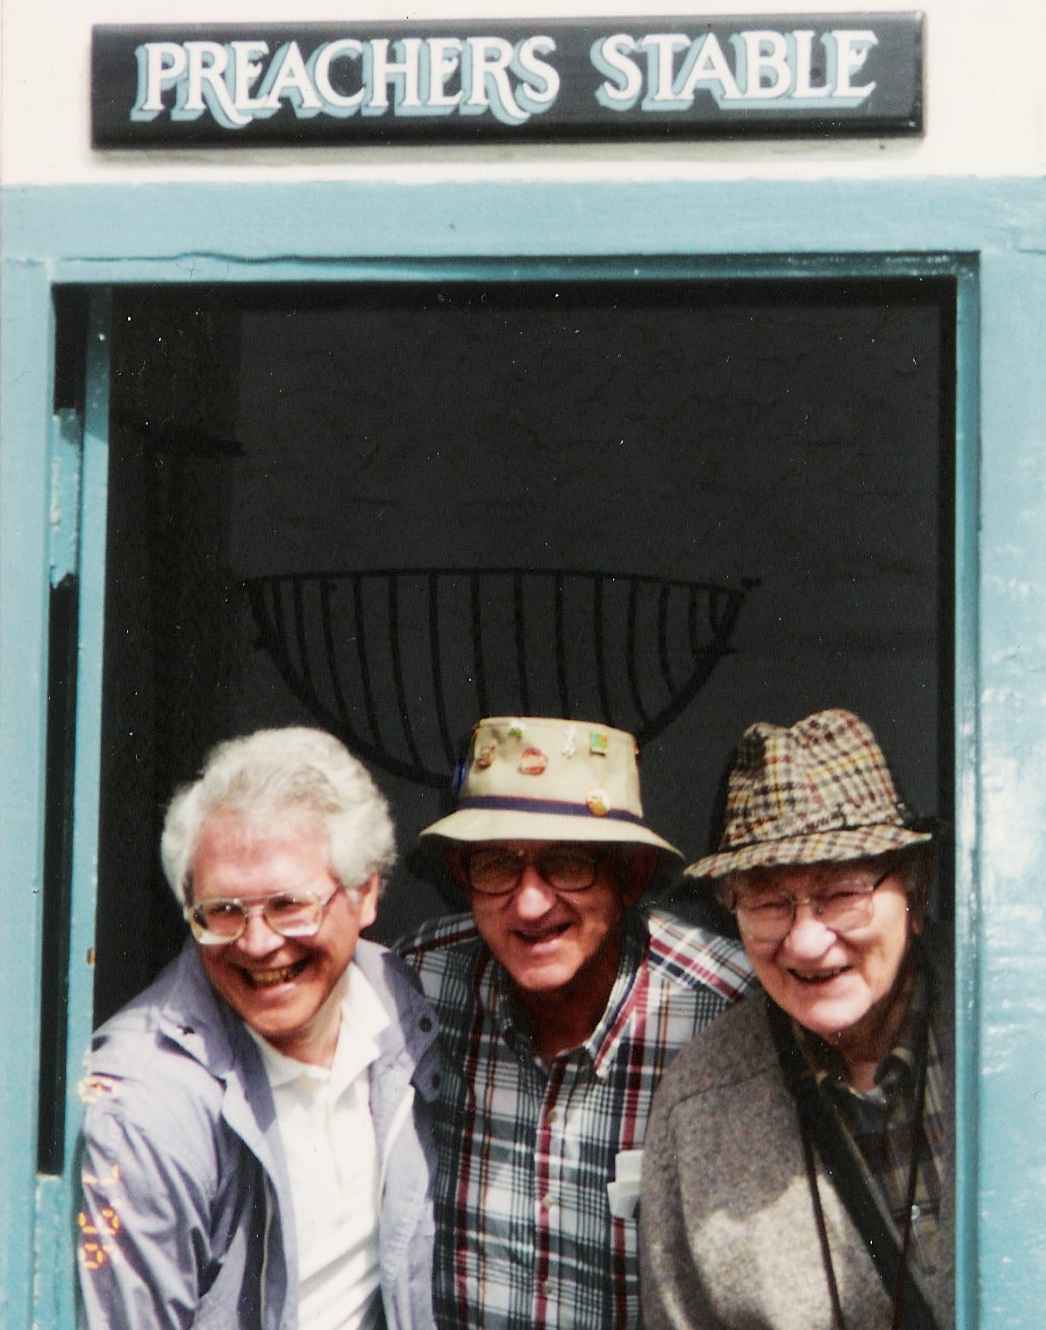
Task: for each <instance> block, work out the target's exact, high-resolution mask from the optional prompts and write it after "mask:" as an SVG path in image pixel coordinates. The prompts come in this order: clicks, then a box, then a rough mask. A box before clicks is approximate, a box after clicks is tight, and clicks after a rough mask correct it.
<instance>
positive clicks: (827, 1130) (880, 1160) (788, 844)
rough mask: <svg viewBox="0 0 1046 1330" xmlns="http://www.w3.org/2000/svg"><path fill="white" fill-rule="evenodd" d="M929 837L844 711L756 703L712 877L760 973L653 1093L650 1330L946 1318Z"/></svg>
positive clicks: (815, 1327) (701, 871) (781, 1328)
mask: <svg viewBox="0 0 1046 1330" xmlns="http://www.w3.org/2000/svg"><path fill="white" fill-rule="evenodd" d="M934 857H935V856H934V848H933V835H932V834H931V832H930V831H929V830H928V829H927V824H925V823H921V824H920V823H918V822H917V821H915V820H914V819H913V818H911V817H910V816H909V814H908V812H907V810H906V809H905V807H904V805H903V804H902V803H901V801H900V799H899V798H898V795H897V791H896V787H895V785H894V782H893V779H892V777H891V774H890V771H889V768H888V767H887V764H886V760H885V758H884V756H883V754H882V751H881V749H880V748H879V745H878V743H877V742H876V740H875V737H874V735H873V734H872V732H871V730H870V729H869V728H868V726H867V725H866V724H865V723H864V722H863V721H862V720H861V719H860V718H859V717H857V716H855V715H853V714H852V713H850V712H847V711H842V710H832V711H822V712H819V713H817V714H815V715H812V716H808V717H807V718H806V719H805V720H802V721H799V722H798V724H796V725H793V726H792V727H791V728H787V729H783V728H780V727H778V726H774V725H767V724H758V725H753V726H752V727H751V728H750V729H749V730H747V731H746V733H745V736H744V738H743V740H742V742H741V745H740V747H739V749H738V751H737V755H736V758H735V761H734V764H733V768H732V771H731V773H730V780H729V786H728V792H727V804H726V815H725V821H724V826H723V830H722V836H721V839H720V842H719V846H718V849H717V851H716V853H714V854H711V855H709V856H707V857H706V858H704V859H700V860H698V862H697V863H695V864H693V865H692V866H691V867H690V868H689V869H688V870H687V872H688V873H689V874H690V875H692V876H694V877H697V878H714V879H716V881H717V890H718V892H719V895H720V899H721V900H722V901H723V902H724V903H725V904H726V905H727V906H728V907H729V908H730V909H731V910H732V911H733V912H734V914H735V915H736V918H737V923H738V928H739V930H740V934H741V938H742V940H743V942H744V945H745V950H746V951H747V953H748V957H749V960H750V961H751V962H752V967H753V969H754V970H755V973H756V976H757V977H758V979H759V980H760V982H761V983H762V986H763V990H764V992H763V994H761V995H758V996H754V997H752V998H751V999H750V1000H749V1001H747V1002H745V1003H743V1004H741V1006H740V1007H738V1008H737V1009H735V1010H733V1011H731V1012H729V1013H727V1015H725V1016H724V1017H723V1019H722V1020H721V1021H719V1022H717V1023H716V1025H715V1026H714V1027H713V1028H712V1029H710V1030H706V1031H704V1032H703V1033H702V1034H701V1035H699V1036H698V1037H697V1038H696V1039H695V1040H694V1041H693V1043H692V1044H691V1045H690V1047H689V1048H688V1049H686V1050H685V1051H684V1053H683V1054H682V1055H681V1056H680V1057H679V1059H678V1060H677V1061H676V1063H675V1064H674V1066H673V1068H672V1070H671V1072H670V1073H669V1075H668V1076H667V1077H666V1078H665V1080H664V1081H663V1083H662V1085H661V1088H660V1090H659V1092H658V1095H657V1097H656V1101H655V1105H654V1111H653V1115H652V1118H651V1123H650V1131H649V1134H648V1141H647V1150H646V1158H645V1163H644V1170H643V1200H642V1225H641V1227H642V1232H641V1248H642V1271H643V1275H642V1277H643V1313H644V1322H645V1325H646V1327H647V1330H663V1328H665V1327H671V1328H672V1330H684V1328H686V1330H695V1328H696V1327H700V1330H717V1328H722V1330H725V1328H726V1327H735V1326H742V1325H743V1326H745V1327H746V1330H761V1328H763V1327H765V1328H766V1330H771V1328H772V1330H844V1328H845V1330H886V1328H887V1327H892V1328H893V1330H897V1327H900V1326H904V1327H905V1328H906V1330H933V1327H940V1330H945V1327H948V1326H950V1325H951V1324H952V1307H953V1273H954V1272H953V1265H952V1232H953V1218H954V1215H953V1200H952V1198H953V1190H952V1165H951V1151H952V1132H953V1122H954V1115H953V1111H952V1098H951V1095H952V1020H951V1003H950V976H949V968H950V967H949V966H948V964H947V960H946V958H945V957H944V956H943V955H941V954H938V953H936V952H935V949H934V948H933V947H931V945H930V943H929V941H928V932H929V929H928V927H927V921H926V899H927V892H928V890H929V885H930V881H931V878H932V875H933V869H934Z"/></svg>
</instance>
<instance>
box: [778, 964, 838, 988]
mask: <svg viewBox="0 0 1046 1330" xmlns="http://www.w3.org/2000/svg"><path fill="white" fill-rule="evenodd" d="M848 969H849V966H846V965H841V966H839V967H837V968H836V969H834V970H789V971H788V973H789V974H790V975H791V976H792V978H793V979H798V980H799V982H800V983H801V984H827V983H830V982H831V981H832V980H833V979H838V977H839V976H840V975H841V974H846V972H847V970H848Z"/></svg>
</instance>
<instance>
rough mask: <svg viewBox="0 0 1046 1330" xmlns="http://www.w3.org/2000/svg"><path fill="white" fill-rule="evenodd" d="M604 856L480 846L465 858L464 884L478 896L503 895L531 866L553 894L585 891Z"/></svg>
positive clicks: (564, 850)
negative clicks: (555, 892)
mask: <svg viewBox="0 0 1046 1330" xmlns="http://www.w3.org/2000/svg"><path fill="white" fill-rule="evenodd" d="M605 858H606V855H605V853H595V852H594V851H591V850H583V849H576V848H574V847H573V846H555V847H554V848H552V849H548V850H542V851H541V853H540V854H535V855H526V854H517V853H516V852H515V850H504V849H501V848H500V847H498V846H496V845H480V846H477V847H476V849H474V850H472V851H470V852H469V853H468V854H466V855H465V857H464V861H463V867H464V871H465V881H466V882H467V883H468V885H469V887H470V888H471V889H472V890H473V891H474V892H476V893H477V895H480V896H507V895H508V894H509V893H510V892H513V891H515V890H516V888H517V887H518V886H519V884H520V882H522V880H523V874H524V873H525V872H526V869H527V865H528V864H529V865H531V866H532V867H533V869H534V871H535V872H536V873H537V875H538V876H539V877H540V878H541V879H542V881H543V882H547V883H548V885H549V886H550V887H551V888H552V890H553V891H587V890H588V889H589V887H591V886H592V884H593V883H594V882H595V880H596V878H597V877H598V876H599V870H600V868H601V867H602V866H603V861H604V859H605Z"/></svg>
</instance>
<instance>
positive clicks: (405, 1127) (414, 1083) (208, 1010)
mask: <svg viewBox="0 0 1046 1330" xmlns="http://www.w3.org/2000/svg"><path fill="white" fill-rule="evenodd" d="M354 961H355V963H356V964H357V965H359V967H360V969H361V970H362V971H363V973H364V975H365V977H366V978H367V980H368V982H369V983H370V984H371V986H372V987H373V988H374V991H375V992H376V993H377V995H378V997H379V998H380V999H381V1001H382V1003H383V1004H384V1005H385V1007H386V1009H387V1010H388V1011H389V1013H390V1015H391V1016H392V1020H391V1022H390V1024H389V1025H388V1026H387V1027H386V1029H385V1030H384V1031H383V1032H382V1034H381V1035H380V1037H379V1045H380V1053H379V1056H378V1059H377V1061H376V1062H375V1063H373V1064H372V1066H371V1081H370V1087H371V1091H370V1092H371V1112H372V1114H373V1117H374V1127H375V1133H376V1137H377V1144H378V1155H379V1160H380V1161H381V1162H380V1166H381V1168H382V1170H383V1176H384V1185H383V1190H382V1197H381V1213H380V1222H379V1247H380V1269H381V1289H382V1301H383V1306H384V1312H385V1324H386V1326H387V1327H388V1330H431V1327H432V1325H433V1320H432V1295H431V1273H432V1239H433V1219H432V1177H433V1170H434V1152H433V1146H432V1130H431V1128H432V1117H433V1113H434V1111H435V1098H436V1095H437V1092H438V1089H439V1080H440V1069H439V1052H438V1045H437V1042H436V1038H437V1036H436V1028H435V1022H434V1019H433V1016H432V1013H431V1012H430V1010H429V1008H428V1005H427V1004H426V1002H425V999H424V998H423V997H422V996H421V994H420V992H419V991H418V989H417V985H416V981H415V980H414V978H413V976H412V975H411V974H410V973H409V971H408V970H407V967H406V966H405V965H404V964H403V962H402V961H400V960H399V959H398V957H396V956H393V955H392V954H391V953H390V952H388V951H386V950H385V949H384V948H382V947H379V946H376V945H375V944H374V943H370V942H364V941H360V942H359V943H357V946H356V953H355V957H354ZM82 1093H83V1097H84V1101H85V1111H84V1124H83V1133H82V1137H81V1159H80V1162H81V1198H80V1213H79V1216H78V1222H79V1227H80V1234H79V1260H78V1265H79V1276H80V1290H81V1309H80V1325H81V1326H82V1327H84V1326H86V1327H91V1330H102V1327H104V1328H105V1330H125V1328H126V1330H174V1327H179V1330H180V1328H181V1327H186V1326H194V1327H198V1328H201V1330H202V1328H203V1327H212V1326H213V1327H221V1330H297V1326H298V1258H297V1249H296V1233H295V1225H294V1216H293V1209H292V1204H291V1195H290V1186H289V1180H288V1177H287V1171H286V1164H285V1160H284V1154H283V1148H282V1145H281V1143H280V1135H279V1128H278V1126H277V1122H276V1113H275V1108H274V1105H273V1099H272V1093H271V1091H270V1088H269V1082H268V1079H267V1077H266V1074H265V1069H264V1067H263V1065H262V1060H261V1056H260V1054H259V1052H258V1049H257V1047H256V1045H255V1044H254V1042H253V1040H252V1039H251V1037H250V1035H249V1034H248V1033H247V1030H246V1028H245V1026H244V1025H243V1022H242V1021H241V1020H240V1018H239V1017H238V1016H236V1014H235V1013H234V1012H233V1011H232V1010H231V1009H230V1008H229V1007H228V1006H227V1005H226V1004H225V1003H224V1002H223V1001H221V999H219V998H217V997H216V996H215V994H214V992H213V991H212V989H211V987H210V984H209V983H208V982H207V978H206V976H205V975H204V973H203V970H202V968H201V966H200V963H199V961H198V960H197V957H196V954H195V951H194V949H193V946H192V944H191V943H186V946H185V948H184V950H183V951H182V954H181V956H180V957H179V958H178V959H177V960H175V961H174V962H173V963H172V964H171V965H169V966H168V967H167V969H166V970H164V971H163V973H162V974H161V975H160V977H159V978H158V979H157V980H156V981H155V983H153V984H152V985H151V986H150V987H149V988H147V989H146V990H145V991H144V992H143V993H141V994H139V996H138V997H137V998H135V999H134V1000H133V1001H132V1002H130V1003H128V1005H127V1006H126V1007H124V1008H123V1010H122V1011H120V1012H118V1013H117V1014H116V1015H115V1016H114V1017H113V1018H112V1020H110V1021H108V1022H107V1023H106V1024H105V1025H104V1026H102V1028H101V1029H100V1030H99V1031H97V1033H96V1034H95V1036H94V1039H93V1041H92V1045H91V1051H90V1053H89V1055H88V1058H87V1073H86V1076H85V1078H84V1081H83V1084H82ZM304 1330H307V1327H305V1328H304Z"/></svg>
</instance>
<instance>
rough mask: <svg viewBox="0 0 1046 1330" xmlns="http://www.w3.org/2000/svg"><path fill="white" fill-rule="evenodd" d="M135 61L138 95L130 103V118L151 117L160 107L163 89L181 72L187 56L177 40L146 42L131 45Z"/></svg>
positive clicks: (161, 105) (170, 84)
mask: <svg viewBox="0 0 1046 1330" xmlns="http://www.w3.org/2000/svg"><path fill="white" fill-rule="evenodd" d="M134 56H135V60H136V61H137V62H138V96H137V97H136V98H135V103H134V105H133V106H132V107H131V119H132V120H155V119H156V117H157V116H158V115H159V114H160V113H161V111H163V110H164V109H165V108H164V104H163V93H164V90H165V89H166V88H173V87H174V85H175V84H176V83H177V82H178V80H179V79H180V78H182V77H183V76H184V74H185V70H186V67H187V64H188V57H187V55H186V52H185V47H184V46H182V45H180V44H179V43H178V42H146V43H145V44H144V45H143V46H139V47H136V48H135V52H134Z"/></svg>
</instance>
